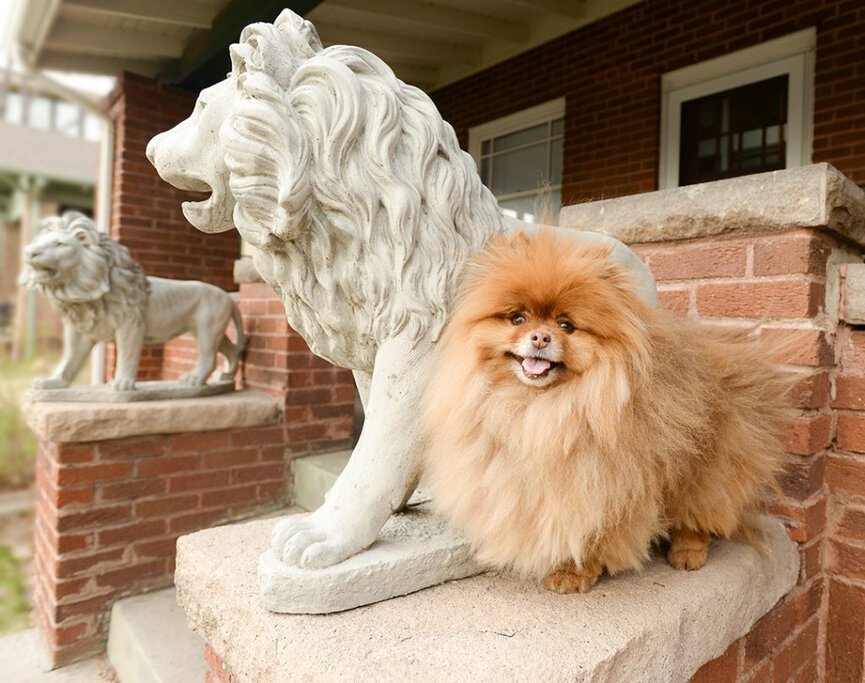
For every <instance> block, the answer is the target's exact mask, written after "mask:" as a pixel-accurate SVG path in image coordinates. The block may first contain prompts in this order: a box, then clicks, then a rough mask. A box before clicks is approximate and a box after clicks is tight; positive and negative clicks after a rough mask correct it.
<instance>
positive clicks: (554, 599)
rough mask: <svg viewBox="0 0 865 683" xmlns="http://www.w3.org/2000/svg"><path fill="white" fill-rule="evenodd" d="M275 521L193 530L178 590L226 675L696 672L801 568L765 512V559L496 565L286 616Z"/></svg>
mask: <svg viewBox="0 0 865 683" xmlns="http://www.w3.org/2000/svg"><path fill="white" fill-rule="evenodd" d="M273 524H274V521H273V520H263V521H255V522H249V523H245V524H236V525H232V526H227V527H221V528H219V529H210V530H208V531H202V532H199V533H197V534H193V535H191V536H186V537H184V538H182V539H181V540H180V544H179V549H178V558H177V560H178V564H177V575H176V584H177V594H178V601H179V602H180V605H181V607H183V609H184V610H185V611H186V614H187V619H188V622H189V625H190V626H191V627H192V629H193V630H194V631H196V632H197V633H198V634H199V635H200V636H202V637H203V638H204V639H205V640H206V641H207V642H208V643H209V645H210V646H211V648H212V650H213V651H214V652H215V653H216V654H217V655H218V656H219V658H220V659H221V662H220V668H221V670H222V674H223V676H224V677H225V680H229V678H230V680H231V681H236V682H237V683H244V682H246V681H249V682H255V683H275V682H277V681H293V680H378V681H382V680H471V681H502V680H571V681H604V680H615V681H629V680H633V681H636V680H644V681H687V680H688V679H689V678H690V677H691V675H692V674H693V673H694V672H695V671H697V669H699V668H700V666H701V665H702V664H703V663H704V662H707V661H709V660H711V659H713V658H714V657H717V656H718V655H720V654H721V653H723V652H724V651H725V650H726V649H727V647H728V645H729V644H730V643H731V642H733V641H734V640H736V639H737V638H739V637H740V636H742V635H744V634H745V633H747V632H748V630H749V629H750V628H751V626H752V625H753V624H754V622H755V621H756V620H757V619H759V618H760V617H761V616H762V615H763V614H765V613H766V612H767V611H768V610H769V609H771V608H772V606H773V605H775V603H776V602H777V601H778V600H779V599H781V598H782V596H784V595H785V594H786V593H787V592H788V591H789V590H790V588H791V587H792V586H793V585H794V584H795V583H796V577H797V575H798V569H799V561H798V556H797V552H796V546H795V544H794V543H792V542H791V541H790V540H789V539H788V538H787V534H786V532H785V530H784V528H783V527H782V526H781V525H780V524H779V523H778V522H776V521H769V520H766V522H765V523H764V528H765V530H766V552H765V555H764V556H761V555H760V554H759V553H758V552H757V551H755V550H754V549H753V548H750V547H748V546H744V545H740V544H737V543H732V542H723V543H717V544H715V545H714V546H713V547H712V550H711V553H710V556H709V562H708V564H707V565H706V566H705V567H704V568H703V569H701V570H699V571H696V572H677V571H675V570H673V569H672V568H670V567H669V566H668V565H667V564H666V562H664V561H663V560H662V559H660V558H659V559H656V560H655V561H653V562H652V563H651V564H650V565H649V566H648V568H647V569H646V570H645V571H643V572H639V573H629V574H623V575H620V576H617V577H613V578H609V577H605V578H602V579H601V581H600V582H599V583H598V584H597V585H596V586H595V587H594V588H593V589H592V590H591V591H590V592H589V593H586V594H584V595H569V596H562V595H558V594H555V593H549V592H547V591H544V590H543V589H542V588H540V587H538V586H537V585H535V584H533V583H531V582H526V581H520V580H518V579H515V578H512V577H509V576H504V575H498V574H492V573H491V574H484V575H481V576H477V577H474V578H468V579H463V580H461V581H453V582H450V583H445V584H443V585H440V586H436V587H433V588H428V589H426V590H422V591H419V592H416V593H412V594H410V595H406V596H404V597H400V598H395V599H393V600H388V601H385V602H379V603H376V604H373V605H369V606H366V607H360V608H358V609H353V610H350V611H347V612H341V613H338V614H330V615H327V616H318V615H285V614H283V615H280V614H273V613H272V612H270V611H269V610H268V608H267V606H266V604H265V602H264V600H262V598H261V596H260V595H259V592H258V579H257V576H256V569H255V564H256V560H257V558H258V556H259V555H260V554H261V553H262V551H264V550H266V548H267V547H268V543H269V538H270V531H271V528H272V527H273ZM352 589H353V585H352V584H351V583H349V584H347V585H345V586H344V587H343V590H345V591H352ZM211 659H213V656H212V655H211Z"/></svg>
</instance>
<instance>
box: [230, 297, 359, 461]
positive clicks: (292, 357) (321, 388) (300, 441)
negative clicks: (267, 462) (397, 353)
mask: <svg viewBox="0 0 865 683" xmlns="http://www.w3.org/2000/svg"><path fill="white" fill-rule="evenodd" d="M240 311H241V313H242V314H243V322H244V325H245V327H246V335H247V342H246V353H245V354H244V363H243V368H242V371H243V384H244V386H246V387H249V388H250V389H260V390H261V391H265V392H267V393H269V394H271V395H273V396H276V397H278V398H280V399H281V400H282V401H284V404H285V423H286V438H287V441H288V443H289V444H290V445H291V449H292V451H293V452H295V453H303V452H311V451H316V450H322V449H335V448H337V447H338V446H348V445H349V444H350V443H351V441H352V438H353V436H354V433H353V432H354V427H353V420H354V394H355V387H354V379H353V378H352V375H351V372H350V371H349V370H344V369H342V368H337V367H334V366H333V365H331V364H330V363H328V362H327V361H325V360H322V359H321V358H319V357H318V356H316V355H314V354H313V353H312V352H311V351H310V350H309V347H308V346H307V345H306V342H304V341H303V339H302V338H301V337H300V335H298V334H297V333H296V332H295V331H294V330H292V329H291V328H290V327H289V326H288V323H287V322H286V320H285V308H284V307H283V305H282V302H281V301H280V300H279V299H278V298H277V296H276V294H275V293H274V291H273V289H272V288H271V287H270V285H268V284H266V283H264V282H247V283H242V284H241V285H240Z"/></svg>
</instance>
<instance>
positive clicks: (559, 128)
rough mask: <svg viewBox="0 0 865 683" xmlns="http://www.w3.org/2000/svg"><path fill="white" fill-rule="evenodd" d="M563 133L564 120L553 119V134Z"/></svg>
mask: <svg viewBox="0 0 865 683" xmlns="http://www.w3.org/2000/svg"><path fill="white" fill-rule="evenodd" d="M564 133H565V120H564V119H557V120H555V121H553V135H564Z"/></svg>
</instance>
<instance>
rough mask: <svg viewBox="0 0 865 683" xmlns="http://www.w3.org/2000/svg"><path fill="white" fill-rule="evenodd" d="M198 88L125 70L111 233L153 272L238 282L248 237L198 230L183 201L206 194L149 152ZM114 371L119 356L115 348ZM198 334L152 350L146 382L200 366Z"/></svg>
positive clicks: (118, 102)
mask: <svg viewBox="0 0 865 683" xmlns="http://www.w3.org/2000/svg"><path fill="white" fill-rule="evenodd" d="M196 96H197V93H194V92H188V91H185V90H180V89H178V88H174V87H172V86H169V85H166V84H164V83H160V82H158V81H155V80H152V79H149V78H145V77H143V76H136V75H133V74H129V73H124V74H123V75H122V76H121V77H120V80H119V81H118V84H117V87H116V88H115V91H114V92H113V93H112V96H111V97H112V99H111V103H110V107H109V113H110V115H111V118H112V119H113V120H114V125H115V140H114V188H113V190H114V191H113V205H112V216H111V234H112V236H113V237H115V238H116V239H118V240H120V242H122V243H123V244H124V245H126V246H127V247H129V250H130V251H131V252H132V256H133V258H135V259H136V260H138V261H139V262H140V263H141V265H142V267H143V268H144V271H145V272H146V273H147V274H148V275H155V276H158V277H166V278H175V279H178V280H203V281H205V282H209V283H211V284H214V285H216V286H218V287H222V288H223V289H226V290H229V291H230V290H234V289H236V286H235V284H234V280H233V278H232V267H233V264H234V260H235V259H236V258H237V257H238V254H239V252H240V237H239V236H238V234H237V232H236V231H234V230H232V231H229V232H227V233H221V234H216V235H208V234H205V233H203V232H200V231H198V230H196V229H195V228H193V227H192V226H191V225H190V224H189V223H187V222H186V219H185V218H184V217H183V213H182V212H181V208H180V205H181V203H182V202H183V201H186V200H188V199H191V198H192V199H198V198H200V195H194V194H193V193H190V192H182V191H180V190H176V189H175V188H173V187H171V186H170V185H169V184H168V183H166V182H165V181H163V180H162V179H161V178H160V177H159V176H158V175H157V174H156V171H155V170H154V169H153V167H152V166H151V165H150V162H149V161H148V160H147V157H146V156H145V149H146V147H147V143H148V142H149V141H150V139H151V138H152V137H153V136H154V135H156V134H157V133H160V132H162V131H164V130H168V129H169V128H172V127H173V126H174V125H175V124H177V123H178V122H179V121H182V120H183V119H185V118H186V117H187V116H189V114H190V112H191V111H192V107H193V105H194V103H195V98H196ZM108 360H109V363H107V365H108V367H109V368H112V367H113V362H112V360H113V354H112V353H109V359H108ZM194 364H195V353H194V345H193V343H192V340H191V338H181V339H180V340H177V341H175V342H171V343H170V344H168V345H166V349H163V347H162V346H161V345H151V346H147V347H145V351H144V354H143V356H142V359H141V367H140V369H139V375H138V376H139V379H142V380H144V379H163V378H166V379H170V378H174V377H177V376H179V375H180V374H183V373H184V372H188V371H189V370H191V369H192V368H193V367H194Z"/></svg>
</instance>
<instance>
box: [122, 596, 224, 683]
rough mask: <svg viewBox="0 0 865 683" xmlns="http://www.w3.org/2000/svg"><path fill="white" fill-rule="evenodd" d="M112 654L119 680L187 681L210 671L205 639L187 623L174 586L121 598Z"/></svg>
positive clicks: (144, 682)
mask: <svg viewBox="0 0 865 683" xmlns="http://www.w3.org/2000/svg"><path fill="white" fill-rule="evenodd" d="M108 659H109V660H110V661H111V664H112V665H113V666H114V670H115V671H116V672H117V679H118V680H119V681H120V683H187V681H203V680H204V675H205V673H207V670H208V667H207V663H206V662H205V661H204V641H203V640H202V639H201V638H200V637H199V636H197V635H196V634H194V633H193V632H192V631H191V630H190V629H189V627H188V626H187V625H186V615H185V614H184V613H183V610H181V609H180V607H178V606H177V598H176V595H175V591H174V588H168V589H166V590H161V591H156V592H154V593H148V594H147V595H139V596H136V597H134V598H126V599H125V600H118V601H117V602H115V603H114V607H113V608H112V609H111V625H110V626H109V629H108Z"/></svg>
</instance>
